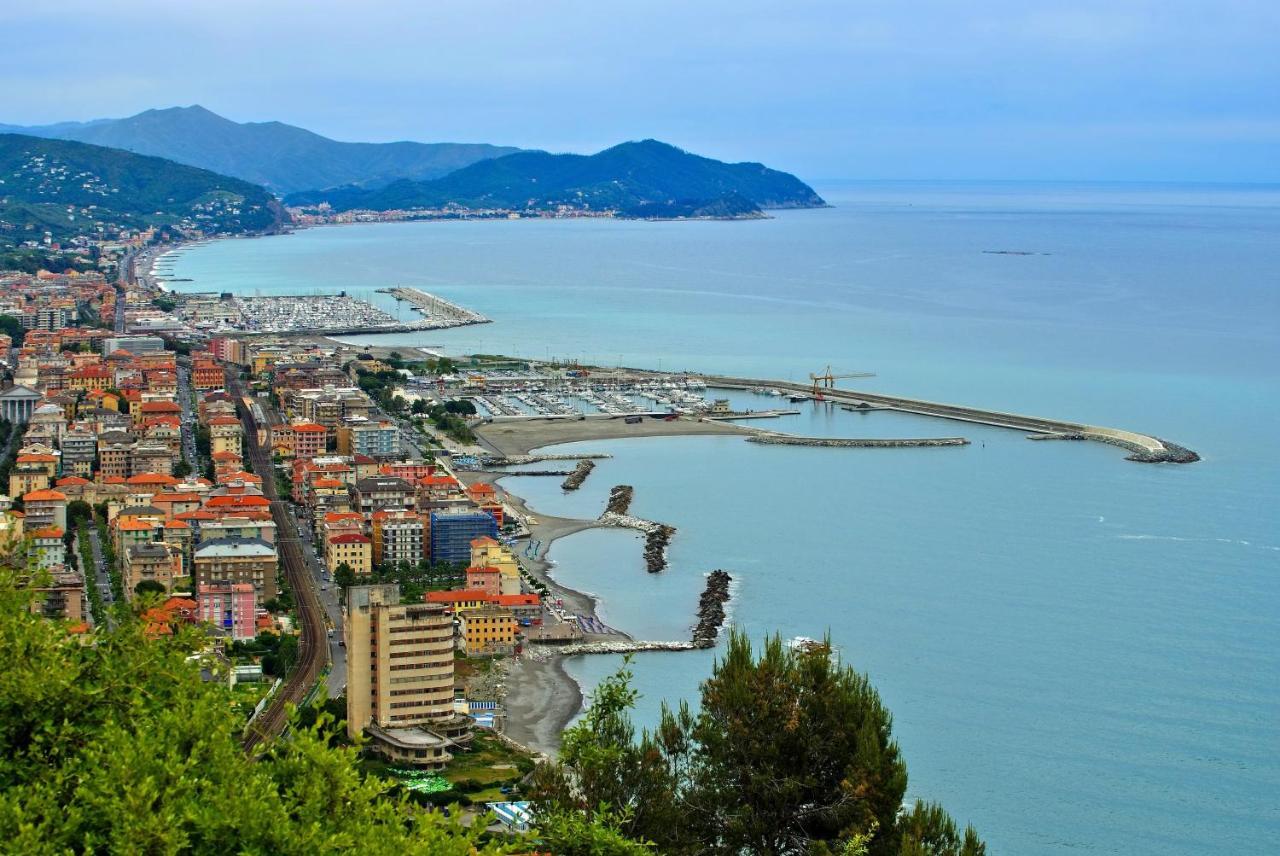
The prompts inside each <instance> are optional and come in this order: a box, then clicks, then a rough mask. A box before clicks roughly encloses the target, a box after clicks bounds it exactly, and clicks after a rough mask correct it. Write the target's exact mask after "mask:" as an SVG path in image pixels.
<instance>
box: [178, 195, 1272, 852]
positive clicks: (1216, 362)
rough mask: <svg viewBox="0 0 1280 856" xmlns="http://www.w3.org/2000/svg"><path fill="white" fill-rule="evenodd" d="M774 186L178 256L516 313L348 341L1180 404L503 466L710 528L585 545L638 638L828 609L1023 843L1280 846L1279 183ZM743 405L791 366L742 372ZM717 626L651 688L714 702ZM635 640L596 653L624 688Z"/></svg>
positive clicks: (575, 503) (234, 275)
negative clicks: (656, 211)
mask: <svg viewBox="0 0 1280 856" xmlns="http://www.w3.org/2000/svg"><path fill="white" fill-rule="evenodd" d="M818 189H819V192H821V193H822V194H823V195H824V196H825V197H826V198H827V199H828V201H829V202H831V203H832V206H833V207H831V208H826V209H818V210H807V211H782V212H776V213H775V216H773V217H772V218H771V219H768V220H760V221H745V222H631V221H609V220H558V221H552V220H520V221H500V222H499V221H484V222H435V223H399V224H370V225H352V226H335V227H325V228H316V229H309V230H304V231H299V232H297V233H294V234H291V235H286V236H279V237H269V238H256V239H245V240H227V241H219V242H214V243H211V244H207V245H202V246H197V247H189V248H186V249H184V250H182V251H181V252H180V253H179V254H177V255H176V256H174V257H173V258H174V262H175V264H174V275H175V276H177V277H183V278H188V277H189V278H190V279H191V280H192V281H191V282H179V283H174V287H176V288H179V289H181V290H192V291H229V292H235V293H239V294H249V295H252V294H263V295H269V294H308V293H312V292H330V291H339V290H343V291H346V292H347V293H349V294H354V295H356V296H362V297H368V298H370V299H372V300H374V301H376V302H379V304H380V305H383V306H385V307H386V308H387V309H388V310H389V311H391V312H392V313H393V314H394V313H401V315H402V317H404V318H405V320H410V318H411V317H413V316H412V315H411V314H410V312H409V310H408V309H407V308H406V307H405V306H403V305H398V304H396V303H395V302H394V301H392V300H391V299H390V298H388V297H386V296H385V295H379V294H376V293H375V291H374V289H377V288H385V287H388V286H392V285H410V286H416V287H420V288H423V289H425V290H427V291H430V292H433V293H437V294H440V295H442V296H444V297H446V298H448V299H450V300H453V301H455V302H457V303H461V304H462V305H465V306H467V307H469V308H472V309H475V310H478V311H480V312H482V313H484V314H485V315H487V316H489V317H490V318H492V319H493V320H494V323H492V324H488V325H483V326H476V327H470V328H462V329H457V330H451V331H434V332H425V333H416V334H400V335H382V336H365V337H352V338H351V339H349V341H352V342H357V343H366V344H377V345H388V344H391V345H395V346H397V347H401V348H402V349H403V350H405V351H406V352H407V351H408V350H409V349H412V348H420V347H427V348H439V349H442V350H445V351H447V352H451V353H453V352H457V353H471V352H478V353H503V354H516V355H525V356H530V357H539V358H560V359H564V360H569V361H574V360H577V361H581V362H583V363H589V364H598V365H623V366H642V367H650V368H661V369H665V370H681V369H695V370H701V371H708V372H724V373H729V374H735V375H742V376H754V377H764V378H777V379H781V380H793V381H806V380H807V379H808V378H809V376H810V374H823V373H825V372H826V371H827V369H828V367H830V370H831V372H833V373H836V374H845V373H855V372H871V373H874V375H875V376H874V377H872V378H866V379H855V380H848V381H842V383H843V384H844V385H847V386H849V387H851V388H855V389H857V388H863V389H867V390H869V391H877V392H887V393H897V394H903V395H910V396H918V397H923V398H929V399H932V400H938V401H948V402H955V403H962V404H969V405H974V406H978V407H983V408H988V409H996V410H1008V411H1014V412H1019V413H1027V414H1034V415H1041V416H1047V417H1054V418H1060V419H1066V420H1074V421H1081V422H1089V423H1092V424H1098V425H1106V426H1111V427H1122V428H1129V429H1133V430H1138V431H1143V432H1146V433H1150V434H1154V435H1156V436H1159V437H1162V438H1165V439H1169V440H1172V441H1174V442H1177V443H1180V444H1182V445H1184V446H1187V447H1189V448H1191V449H1194V450H1195V451H1197V452H1199V453H1200V455H1202V457H1203V460H1202V461H1201V462H1199V463H1195V464H1191V465H1149V464H1138V463H1131V462H1128V461H1126V460H1125V459H1124V454H1125V453H1124V452H1123V451H1122V450H1120V449H1116V448H1112V447H1108V446H1103V445H1098V444H1092V443H1072V442H1029V441H1028V440H1027V439H1025V437H1024V436H1023V435H1022V434H1020V433H1018V432H1015V431H1008V430H1001V429H995V428H986V427H982V426H976V425H969V424H965V423H956V422H946V421H940V420H932V419H925V418H922V417H912V416H907V415H902V414H896V413H888V412H878V413H853V412H848V411H845V410H842V409H840V408H838V407H835V406H833V405H830V404H816V403H805V404H802V405H798V407H799V409H801V411H802V412H801V413H800V414H799V415H796V416H789V417H783V418H780V419H777V420H769V421H768V427H770V428H775V429H777V430H782V431H791V432H795V433H798V434H804V435H810V436H832V437H840V436H845V437H869V436H886V437H894V436H910V437H933V436H964V437H967V438H968V439H969V440H970V441H971V442H970V445H968V446H964V447H945V448H922V449H847V448H845V449H833V448H797V447H777V446H760V445H755V444H750V443H746V442H743V441H742V440H741V439H739V438H736V437H725V436H715V437H677V438H660V439H658V438H655V439H633V440H617V441H610V442H598V443H585V444H576V445H575V446H571V447H568V448H570V449H580V450H583V451H591V452H607V453H610V454H611V455H613V457H612V458H610V459H608V460H604V461H601V462H600V463H599V466H598V467H597V468H596V470H595V471H594V472H593V473H592V475H591V476H590V478H588V479H587V482H586V484H585V485H584V486H583V488H582V489H581V490H579V491H578V492H576V493H572V494H565V493H564V492H563V491H561V490H560V488H559V484H558V482H559V480H558V479H546V478H541V479H540V478H537V477H532V476H514V477H510V478H507V479H505V480H504V481H503V484H504V485H505V486H506V487H507V488H508V489H510V490H512V491H514V492H515V493H517V494H520V495H521V496H524V497H526V498H527V499H528V500H529V502H530V504H531V505H532V506H533V507H534V508H535V509H537V510H540V511H542V512H543V513H547V514H557V515H560V514H563V515H574V516H583V517H594V516H596V515H597V514H598V513H599V512H600V511H601V510H602V509H603V506H604V502H605V497H606V495H607V493H608V489H609V488H610V487H611V486H612V485H615V484H623V483H625V484H631V485H633V486H634V487H635V500H634V502H633V505H632V511H633V513H636V514H639V515H641V516H645V517H649V518H652V519H655V520H660V521H663V522H665V523H669V524H671V525H673V526H675V527H677V530H678V531H677V534H676V536H675V538H674V540H673V542H672V544H671V548H670V562H671V563H670V567H669V569H668V570H666V571H665V572H663V573H661V574H649V573H647V572H646V571H645V569H644V564H643V561H642V559H641V555H640V547H641V544H640V541H639V539H638V537H637V536H636V535H634V534H632V533H629V532H625V531H614V530H589V531H585V532H582V533H579V534H576V535H573V536H570V537H568V538H565V539H562V540H561V541H557V542H556V543H555V544H554V545H553V546H552V547H551V550H550V558H551V559H552V560H554V561H555V563H556V566H555V570H554V575H555V576H556V578H557V579H558V580H560V581H562V582H564V583H565V584H566V585H569V586H571V587H573V588H577V589H581V590H584V591H588V592H591V593H593V594H595V595H596V596H598V598H599V599H600V615H601V617H602V619H603V620H604V622H605V623H606V624H608V625H610V626H612V627H615V628H618V629H620V630H623V631H625V632H627V633H629V634H631V635H632V636H634V637H636V638H644V639H678V638H687V635H688V632H689V629H690V625H691V624H692V621H693V618H692V616H693V610H694V607H695V605H696V602H697V598H698V595H699V593H700V592H701V589H702V586H703V584H704V575H705V574H706V573H708V572H709V571H711V570H713V569H716V568H724V569H725V570H727V571H729V572H730V574H731V575H732V577H733V584H732V593H733V598H732V600H731V602H730V605H729V614H730V621H731V622H732V623H734V624H736V625H738V626H740V627H741V628H743V629H744V630H745V631H746V632H747V633H749V634H750V636H751V637H752V638H754V639H757V640H759V639H763V638H764V637H766V636H767V635H770V634H780V635H781V636H782V637H783V638H784V639H793V638H796V637H807V638H822V637H824V636H829V637H830V638H831V640H832V642H833V643H834V644H835V646H836V647H837V649H838V651H839V653H840V656H841V658H842V659H843V661H844V662H845V663H848V664H850V665H852V666H854V667H855V668H857V669H859V670H861V671H864V672H866V673H867V674H869V675H870V677H871V679H872V681H873V682H874V684H875V685H876V686H877V687H878V688H879V690H880V693H881V694H882V695H883V697H884V699H885V701H886V703H887V704H888V706H889V708H890V709H891V710H892V711H893V714H894V732H895V735H896V736H897V739H898V740H899V742H900V744H901V747H902V752H903V755H904V757H905V759H906V762H907V765H908V769H909V774H910V783H909V787H908V797H909V798H910V799H915V798H917V797H918V798H921V799H926V800H937V801H939V802H941V803H942V804H943V805H944V806H945V807H946V808H947V809H948V810H949V811H950V812H951V813H952V814H953V815H954V816H955V817H956V818H957V819H958V820H959V821H960V822H961V823H972V824H974V826H975V827H976V828H977V829H978V830H979V832H980V834H981V835H982V836H983V837H984V838H985V839H986V840H987V842H988V844H989V848H990V852H991V853H993V854H1070V853H1089V854H1146V853H1150V854H1197V856H1198V855H1199V854H1205V853H1269V852H1275V848H1276V846H1277V844H1276V842H1277V841H1280V454H1277V451H1276V450H1277V444H1276V439H1277V436H1276V435H1277V431H1278V430H1280V187H1276V186H1269V187H1268V186H1216V185H1137V184H1093V185H1084V184H1027V183H945V184H943V183H913V182H906V183H873V182H828V183H824V184H822V185H820V186H819V188H818ZM734 401H735V404H736V405H737V406H741V407H750V408H753V409H762V408H765V407H768V406H773V405H776V404H777V402H776V400H773V401H770V400H769V399H767V398H765V397H760V396H753V395H751V394H750V393H747V392H743V393H735V394H734ZM715 656H716V652H715V651H710V652H696V653H688V652H673V653H662V654H647V655H640V656H637V657H635V658H634V660H633V661H632V662H631V664H630V669H631V670H632V672H633V673H634V680H635V685H636V687H637V688H638V689H639V690H640V692H641V693H642V698H641V701H640V703H639V706H638V708H637V712H636V719H637V721H638V722H639V723H640V724H642V725H652V724H653V723H655V722H656V721H657V718H658V716H659V710H660V707H661V705H662V703H663V702H664V701H665V702H666V703H669V704H675V703H678V702H679V701H680V700H681V699H685V700H690V701H693V702H695V703H696V699H697V693H698V685H699V682H700V681H701V680H702V679H704V678H705V677H706V676H707V675H708V673H709V671H710V669H711V667H712V664H713V661H714V658H715ZM620 665H621V661H620V658H616V657H590V658H576V659H572V660H570V661H569V662H568V668H569V671H570V672H571V674H572V675H573V676H574V677H575V679H577V680H578V681H579V682H580V683H581V684H582V685H583V686H584V688H585V689H586V690H587V691H588V692H589V691H590V689H591V687H592V686H594V684H595V682H597V681H598V680H599V679H600V678H601V677H602V676H604V675H606V674H608V673H610V672H612V671H613V670H616V669H617V668H619V667H620Z"/></svg>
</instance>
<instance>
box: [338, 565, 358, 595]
mask: <svg viewBox="0 0 1280 856" xmlns="http://www.w3.org/2000/svg"><path fill="white" fill-rule="evenodd" d="M333 581H334V582H335V583H337V584H338V587H339V588H341V589H343V590H345V589H347V588H348V587H350V586H353V585H355V584H356V572H355V570H353V569H352V567H351V565H349V564H347V563H346V562H342V563H340V564H339V565H338V567H336V568H334V569H333Z"/></svg>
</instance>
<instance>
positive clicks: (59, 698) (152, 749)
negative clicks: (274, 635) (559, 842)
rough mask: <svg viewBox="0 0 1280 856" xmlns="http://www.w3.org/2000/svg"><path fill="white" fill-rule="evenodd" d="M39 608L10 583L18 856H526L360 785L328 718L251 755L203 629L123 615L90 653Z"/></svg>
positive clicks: (5, 805) (5, 600)
mask: <svg viewBox="0 0 1280 856" xmlns="http://www.w3.org/2000/svg"><path fill="white" fill-rule="evenodd" d="M30 600H31V593H30V592H29V591H25V590H21V589H19V588H17V586H16V585H15V584H14V577H13V573H12V572H11V571H8V570H3V571H0V656H3V657H4V658H6V661H7V662H18V661H21V662H23V663H24V666H23V668H21V669H5V670H3V672H0V840H3V841H4V846H3V849H4V850H5V851H6V852H13V853H72V852H75V853H177V852H182V853H191V854H222V853H278V854H286V856H293V854H299V856H300V855H301V854H314V853H338V852H350V851H353V850H356V849H359V850H360V851H362V852H363V853H365V854H368V856H383V854H387V855H388V856H389V854H414V855H415V856H418V854H421V856H426V854H442V856H464V854H485V856H488V854H496V853H510V852H528V851H529V845H528V844H527V843H524V844H522V845H521V844H517V845H515V846H513V845H503V844H501V843H498V842H492V841H488V842H486V841H485V840H484V837H485V831H484V824H482V823H480V824H475V825H474V826H473V828H471V829H466V828H464V827H462V826H461V825H460V824H459V823H457V822H456V821H455V820H451V819H449V818H446V817H445V816H444V815H443V814H440V813H438V812H430V811H427V810H424V809H422V808H419V807H417V806H415V805H413V804H412V803H411V802H409V801H408V800H406V799H403V798H396V797H391V796H389V790H390V784H389V783H387V782H384V781H382V780H380V779H377V778H374V777H371V776H366V775H364V774H362V773H361V772H360V768H359V767H358V765H357V754H356V753H357V750H356V749H354V748H341V747H338V748H335V747H331V746H329V745H328V744H327V741H326V737H325V735H326V733H328V731H331V730H332V726H333V721H332V717H331V716H330V715H329V714H321V715H320V716H318V717H317V718H316V724H315V725H314V726H313V727H309V728H306V727H301V726H295V727H294V728H293V729H292V730H291V731H290V733H289V739H288V740H281V741H277V742H275V743H273V744H272V745H271V746H270V747H269V751H267V753H266V754H265V755H264V756H263V757H261V758H260V759H257V760H255V759H254V758H252V757H251V756H249V755H247V754H246V753H245V752H244V751H243V749H242V748H241V745H240V731H241V729H242V728H243V726H244V720H243V718H242V717H241V716H239V715H238V714H237V713H236V711H235V710H233V708H232V705H231V704H230V701H231V697H230V695H229V694H228V691H227V689H226V687H225V684H224V682H219V681H212V682H207V683H206V682H204V681H202V680H201V679H200V669H199V666H198V665H196V664H193V663H189V662H187V657H188V656H189V655H190V654H191V653H192V652H193V651H196V650H199V649H200V648H201V647H202V646H203V645H204V644H205V640H204V637H203V635H202V634H201V632H200V631H199V630H198V629H196V628H188V627H179V628H177V630H176V632H175V634H174V635H173V637H171V638H161V639H149V638H148V637H147V636H146V634H145V632H144V627H143V624H142V622H140V621H137V620H135V619H132V618H129V617H127V616H122V617H121V620H120V621H119V622H118V623H117V626H115V627H114V628H111V629H108V628H105V627H98V628H96V629H95V630H94V631H93V633H92V634H91V636H90V637H89V638H88V639H87V640H85V641H88V642H89V643H91V644H81V640H77V639H74V638H72V637H70V636H69V635H68V633H67V631H66V629H65V627H64V626H63V625H62V624H61V623H59V622H53V621H48V620H45V619H42V618H40V617H38V616H35V615H31V614H30V613H29V611H28V604H29V603H30ZM214 668H216V665H214ZM246 794H251V795H253V797H252V798H248V799H247V798H246Z"/></svg>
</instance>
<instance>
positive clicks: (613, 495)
mask: <svg viewBox="0 0 1280 856" xmlns="http://www.w3.org/2000/svg"><path fill="white" fill-rule="evenodd" d="M635 492H636V489H635V488H633V487H632V486H631V485H629V484H620V485H615V486H614V487H613V488H611V489H610V490H609V503H608V504H607V505H606V506H605V508H604V510H605V512H606V513H609V514H626V513H627V510H628V509H629V508H631V497H632V496H634V495H635Z"/></svg>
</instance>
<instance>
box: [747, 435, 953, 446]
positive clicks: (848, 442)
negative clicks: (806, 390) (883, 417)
mask: <svg viewBox="0 0 1280 856" xmlns="http://www.w3.org/2000/svg"><path fill="white" fill-rule="evenodd" d="M747 442H748V443H763V444H765V445H768V446H822V447H825V448H832V449H834V448H840V449H909V448H918V447H922V446H967V445H969V441H968V440H966V439H965V438H964V437H903V438H887V437H862V438H858V437H792V436H788V435H786V434H757V435H755V436H754V437H748V438H747Z"/></svg>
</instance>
